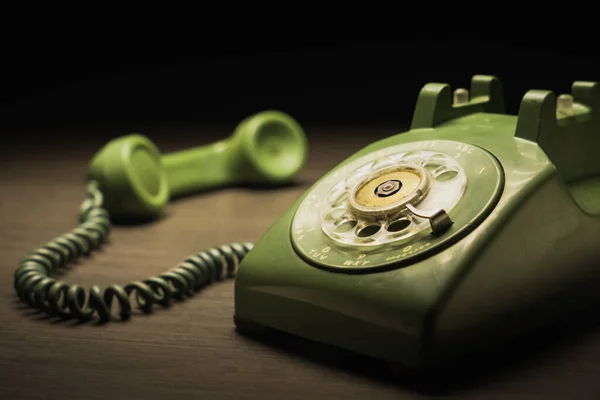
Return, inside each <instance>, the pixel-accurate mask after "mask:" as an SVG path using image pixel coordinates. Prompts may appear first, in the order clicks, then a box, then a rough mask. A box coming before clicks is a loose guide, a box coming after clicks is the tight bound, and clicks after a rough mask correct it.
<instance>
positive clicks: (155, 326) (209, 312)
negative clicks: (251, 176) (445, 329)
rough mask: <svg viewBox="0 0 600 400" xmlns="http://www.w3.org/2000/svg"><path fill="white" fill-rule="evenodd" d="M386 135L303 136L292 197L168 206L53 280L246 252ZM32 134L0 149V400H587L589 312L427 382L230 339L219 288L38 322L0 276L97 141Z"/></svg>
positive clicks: (76, 187)
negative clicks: (239, 247) (129, 313)
mask: <svg viewBox="0 0 600 400" xmlns="http://www.w3.org/2000/svg"><path fill="white" fill-rule="evenodd" d="M161 129H163V128H160V127H157V128H154V131H152V130H151V129H150V128H148V129H146V130H145V131H144V133H146V134H148V135H149V136H151V137H152V134H154V133H156V135H157V136H156V140H155V142H156V143H157V145H158V146H159V148H161V149H163V150H164V151H171V150H175V149H177V148H184V147H188V146H192V145H198V144H202V143H204V142H208V141H210V140H213V139H214V138H217V137H224V136H227V135H228V133H227V130H228V129H229V128H211V130H210V131H211V132H212V134H213V135H214V137H209V136H201V138H200V139H199V138H198V136H197V135H194V132H193V130H194V129H197V128H194V129H192V128H189V129H188V131H186V130H185V129H183V128H180V130H179V131H175V133H173V134H172V135H160V133H161V132H160V131H161ZM178 129H179V128H178ZM397 130H400V129H398V127H396V129H384V128H381V129H377V130H374V131H371V130H368V129H366V128H363V129H361V128H355V129H354V130H345V129H343V128H341V127H340V128H335V129H334V128H331V127H327V128H326V127H311V128H310V129H307V131H309V138H310V141H311V156H310V160H309V163H308V165H307V167H306V168H305V169H304V170H303V171H302V173H301V175H300V176H299V178H298V184H297V185H296V186H292V187H288V188H283V189H278V190H273V191H256V190H250V189H225V190H219V191H214V192H210V193H206V194H202V195H197V196H192V197H188V198H184V199H181V200H178V201H176V202H174V203H172V204H170V205H169V206H168V209H167V211H166V217H165V218H163V219H161V220H159V221H157V222H155V223H153V224H150V225H143V226H116V227H115V228H114V230H113V232H112V233H111V236H110V242H109V243H108V244H107V245H106V246H105V248H104V249H103V251H101V252H99V253H96V254H94V255H93V257H92V258H91V259H89V260H85V261H84V262H82V263H81V264H79V265H77V266H74V267H73V268H70V269H69V271H68V272H67V274H66V275H65V276H64V279H66V280H68V281H69V282H72V283H79V284H82V285H84V286H86V287H89V285H91V284H98V285H101V286H106V285H108V284H111V283H118V284H125V283H127V282H128V281H131V280H137V279H139V278H143V277H146V276H150V275H155V274H157V273H160V272H163V271H164V270H165V269H168V268H170V267H172V266H173V265H174V264H175V263H177V262H178V261H180V260H181V259H182V258H184V257H185V256H187V255H189V254H191V253H194V252H197V251H200V250H203V249H207V248H209V247H211V246H214V245H219V244H226V243H230V242H232V241H257V240H258V239H259V238H260V236H261V234H262V233H263V232H265V231H266V230H267V229H268V227H269V226H270V225H271V224H272V223H274V222H275V221H276V220H277V218H278V217H279V215H280V214H281V213H282V212H283V211H284V210H285V209H286V208H287V207H289V206H290V205H291V204H292V203H293V201H294V200H295V199H296V198H297V196H299V195H300V194H301V193H302V192H303V191H305V190H306V189H307V187H308V186H309V185H310V184H311V183H312V182H314V180H316V179H317V178H318V177H319V176H321V175H322V174H324V173H326V172H327V171H328V170H329V169H330V168H332V167H333V166H334V165H335V164H336V163H338V162H339V161H341V160H343V159H344V158H345V157H346V156H348V155H349V154H350V153H351V152H353V151H355V150H358V149H360V148H362V147H363V146H364V145H366V144H367V143H369V142H371V141H373V140H375V139H378V138H382V137H385V136H386V135H389V134H391V133H393V132H395V131H397ZM177 132H181V133H177ZM109 133H110V132H109ZM113 133H114V132H112V133H111V134H113ZM162 133H164V132H162ZM37 134H38V137H40V138H42V139H39V140H38V139H36V142H37V146H34V147H33V148H32V147H31V146H30V145H28V144H27V140H26V137H27V136H26V133H23V135H24V136H23V137H25V139H23V137H22V138H21V140H20V141H19V143H17V144H14V145H7V146H2V149H0V177H1V178H0V182H1V197H0V221H1V227H2V229H1V231H0V254H2V258H1V261H0V282H2V284H1V285H0V298H1V301H0V322H1V324H0V399H3V400H13V399H14V400H17V399H90V400H91V399H121V398H122V399H128V400H134V399H166V398H170V399H255V398H261V399H313V400H315V399H348V400H349V399H423V398H431V397H437V396H440V397H444V398H456V399H481V398H485V399H508V398H510V399H547V398H560V399H565V398H574V399H578V400H581V399H599V398H600V379H599V376H600V324H599V323H598V318H597V317H596V316H595V315H596V313H593V312H587V313H584V314H581V315H579V316H577V317H576V318H572V319H570V320H569V321H565V322H561V323H560V324H558V325H556V326H554V327H552V328H547V329H544V330H543V331H541V333H537V334H536V335H534V336H533V337H532V338H529V339H525V340H524V341H519V342H515V343H511V344H510V345H507V346H505V347H504V348H503V349H502V350H501V351H499V352H497V355H496V356H493V355H490V357H484V358H482V359H480V360H478V361H477V360H476V361H471V362H470V363H469V365H470V366H468V367H464V368H460V369H459V368H456V369H452V372H448V373H442V374H440V376H437V377H435V379H434V377H433V376H422V377H418V378H414V379H406V378H400V377H394V376H393V375H390V374H386V373H385V372H384V370H383V369H382V368H380V367H379V366H377V364H376V363H371V362H370V361H368V360H364V359H362V358H361V357H357V356H353V355H349V354H347V353H345V352H341V351H337V350H333V349H330V348H323V347H322V346H318V345H314V344H308V343H304V342H302V341H297V340H294V339H293V338H286V337H281V338H271V339H268V340H262V341H261V340H256V339H251V338H248V337H246V336H243V335H241V334H239V333H238V332H236V330H235V327H234V324H233V320H232V316H233V307H234V298H233V290H232V289H233V282H232V281H226V282H222V283H218V284H215V285H213V286H211V287H208V288H207V289H205V290H203V291H202V292H200V293H199V294H198V295H197V296H195V297H194V298H192V299H189V300H187V301H185V302H182V303H178V304H176V305H175V306H173V307H172V308H170V309H168V310H157V311H156V312H155V313H154V314H152V315H148V316H137V315H136V316H135V317H134V318H133V319H132V320H131V321H129V322H126V323H111V324H107V325H102V326H95V325H93V324H74V323H72V322H57V321H55V320H53V319H48V318H47V317H45V316H44V315H41V314H38V313H37V312H35V311H32V310H31V309H29V308H27V307H26V306H24V305H22V304H21V303H20V302H19V301H18V300H17V297H16V295H15V294H14V290H13V286H12V284H13V273H14V270H15V268H16V266H17V265H18V263H19V261H20V260H21V259H22V258H23V257H24V256H25V255H26V254H27V253H28V252H29V251H30V250H32V249H34V248H36V247H37V246H39V245H41V244H43V243H45V242H47V241H49V240H50V239H52V238H54V237H55V236H57V235H59V234H62V233H64V232H66V231H68V230H69V229H71V228H73V227H74V225H75V223H76V210H77V207H78V206H79V204H80V202H81V200H82V199H83V197H84V192H83V173H84V170H85V167H86V164H87V162H88V160H89V158H91V156H92V155H93V154H94V152H95V151H96V150H97V149H98V148H99V147H100V146H101V145H102V143H103V140H104V139H105V138H104V137H103V136H102V135H101V134H96V135H94V134H89V133H86V134H83V133H81V134H78V135H74V137H73V140H67V139H64V140H61V141H59V142H55V141H53V140H52V136H51V133H50V132H49V133H48V135H47V136H46V135H43V136H40V135H39V132H37ZM44 137H45V139H44Z"/></svg>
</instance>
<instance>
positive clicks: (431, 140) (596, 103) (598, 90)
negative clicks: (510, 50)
mask: <svg viewBox="0 0 600 400" xmlns="http://www.w3.org/2000/svg"><path fill="white" fill-rule="evenodd" d="M599 150H600V84H598V83H594V82H575V83H574V84H573V86H572V93H571V94H567V95H561V96H559V97H558V98H557V97H556V96H555V94H554V93H552V92H549V91H540V90H532V91H529V92H528V93H527V94H526V95H525V96H524V98H523V100H522V102H521V106H520V110H519V115H518V116H512V115H506V114H505V111H504V102H503V99H502V90H501V85H500V82H499V80H498V79H496V78H495V77H491V76H474V77H473V79H472V82H471V89H470V91H467V90H465V89H458V90H456V91H455V92H454V96H453V93H452V91H451V89H450V87H449V85H447V84H439V83H430V84H428V85H426V86H425V87H424V88H423V89H422V91H421V92H420V94H419V97H418V100H417V104H416V109H415V111H414V116H413V121H412V125H411V128H410V130H409V131H407V132H404V133H401V134H398V135H395V136H392V137H389V138H386V139H384V140H381V141H378V142H376V143H372V144H371V145H369V146H367V147H366V148H364V149H362V150H360V151H359V152H357V153H356V154H354V155H352V156H350V157H349V158H348V159H347V160H345V161H343V162H342V163H340V164H339V165H338V166H337V167H335V168H334V169H333V170H332V171H331V172H329V173H328V174H326V175H325V176H324V177H322V178H321V179H320V180H319V181H317V182H316V183H315V184H314V185H313V186H312V187H311V188H310V189H309V190H308V191H307V192H306V193H305V194H304V195H302V196H301V197H300V198H299V199H298V201H297V202H296V203H295V204H294V205H293V206H292V207H291V208H290V209H289V210H288V211H287V212H286V213H285V214H284V215H283V216H282V217H281V219H280V220H279V221H278V222H277V223H275V224H274V225H273V226H272V227H271V229H270V230H269V231H268V232H267V233H266V234H265V235H264V236H263V237H262V238H261V239H260V240H259V241H258V242H257V243H256V244H255V246H254V247H253V249H252V251H251V252H250V253H249V254H248V255H247V256H246V257H245V258H244V260H243V261H242V263H241V265H240V269H239V271H238V275H237V277H236V281H235V317H234V318H235V323H236V325H237V326H238V328H239V329H240V330H241V331H245V332H254V331H257V330H258V331H260V330H261V328H265V327H266V328H272V329H275V330H279V331H283V332H287V333H291V334H294V335H296V336H300V337H304V338H306V339H310V340H314V341H317V342H321V343H325V344H329V345H333V346H337V347H341V348H344V349H347V350H351V351H353V352H357V353H362V354H365V355H368V356H372V357H375V358H379V359H382V360H386V361H390V362H393V363H399V364H403V365H404V366H406V367H409V368H416V369H423V368H425V369H426V368H428V367H434V366H440V365H441V364H445V363H447V362H449V361H451V360H453V359H455V358H457V357H460V356H464V355H466V354H467V353H472V352H477V351H478V350H482V349H485V348H486V347H489V346H494V345H496V344H498V343H499V342H501V341H504V340H507V339H509V338H511V337H513V336H516V335H518V334H520V333H522V332H524V331H526V330H529V329H534V328H537V327H540V326H543V325H544V324H546V323H548V322H551V321H552V320H553V319H555V318H558V317H559V316H560V315H562V314H564V313H566V312H569V311H572V310H574V309H577V308H581V307H584V306H586V305H588V304H591V303H593V302H598V301H599V300H600V290H599V289H600V287H599V284H598V282H600V252H599V251H598V243H599V242H598V238H600V162H599V161H598V160H599V159H598V151H599Z"/></svg>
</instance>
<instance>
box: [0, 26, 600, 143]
mask: <svg viewBox="0 0 600 400" xmlns="http://www.w3.org/2000/svg"><path fill="white" fill-rule="evenodd" d="M202 37H203V36H202V35H198V36H197V37H196V36H188V37H187V40H185V39H182V38H178V37H173V38H170V37H167V38H163V40H161V41H158V40H155V39H154V38H147V39H144V38H143V37H142V36H140V37H136V38H134V37H128V36H127V37H123V38H118V37H115V38H107V37H102V36H99V37H98V38H96V39H90V38H80V37H78V36H77V35H76V34H75V35H73V36H70V37H65V38H60V39H58V38H56V37H54V36H52V35H51V34H50V35H48V36H44V35H40V36H37V37H36V38H35V40H32V41H31V43H28V45H27V46H23V45H22V43H21V42H16V43H12V45H11V44H10V42H7V43H9V45H8V47H7V48H5V50H4V60H5V62H4V65H3V67H4V72H3V74H2V78H1V79H0V82H2V89H1V91H0V96H1V99H2V107H1V111H2V114H1V122H2V125H3V127H4V128H7V129H10V130H11V131H12V132H17V131H22V130H27V131H28V134H29V135H32V134H35V132H36V131H37V130H38V129H39V128H40V127H41V128H42V129H43V130H45V131H47V130H48V129H49V128H51V127H52V128H59V129H58V130H56V131H55V133H54V135H53V139H54V140H56V139H58V138H59V137H62V136H64V137H67V135H71V133H69V131H71V128H76V130H77V135H79V139H83V138H85V135H86V134H90V133H86V132H87V131H91V130H97V128H100V130H102V127H108V126H110V127H111V128H112V129H111V133H110V134H109V135H112V136H114V135H117V134H124V133H129V132H128V131H129V130H138V131H139V130H140V129H143V128H146V129H148V128H150V127H159V126H160V127H164V128H165V129H160V130H159V131H160V132H163V133H165V134H168V131H169V129H167V128H169V127H174V126H182V125H187V126H206V125H215V124H216V125H223V124H225V125H227V126H229V125H230V124H232V123H234V122H236V121H238V120H240V119H241V118H243V117H245V116H246V115H248V114H251V113H254V112H257V111H261V110H264V109H269V108H275V109H280V110H282V111H285V112H288V113H290V114H291V115H293V116H294V117H295V118H297V119H298V120H299V121H300V122H301V123H303V124H305V125H307V126H312V125H335V126H340V125H343V126H357V125H363V126H404V125H406V124H407V123H409V122H410V119H411V117H412V112H413V108H414V103H415V100H416V97H417V94H418V92H419V90H420V89H421V87H422V86H423V85H424V84H426V83H427V82H431V81H437V82H444V83H449V84H451V85H452V87H453V88H456V87H468V85H469V82H470V79H471V76H472V75H474V74H491V75H496V76H497V77H499V78H500V79H501V81H502V83H503V87H504V91H505V98H506V103H507V108H508V112H510V113H513V114H516V113H517V112H518V106H519V102H520V100H521V98H522V96H523V95H524V94H525V92H526V91H527V90H529V89H549V90H554V91H556V92H558V93H564V92H568V91H569V89H570V85H571V83H572V82H573V81H574V80H595V79H600V68H599V67H600V59H599V57H598V52H597V51H593V50H590V45H589V44H588V42H587V41H585V40H573V37H572V36H571V35H566V34H565V35H560V34H557V35H554V36H553V35H550V36H548V35H546V36H544V38H543V39H542V38H539V37H536V36H533V35H532V37H531V38H527V37H519V38H518V40H516V39H515V40H512V39H502V40H501V39H497V38H477V37H469V36H448V37H445V38H442V37H438V38H435V37H434V38H423V37H417V36H410V35H408V36H406V35H405V39H402V40H399V39H388V40H333V39H326V38H325V39H319V40H316V39H312V40H311V39H305V40H300V39H289V38H287V37H282V38H279V37H278V36H277V35H276V34H274V35H272V36H271V37H270V38H269V39H257V38H252V37H251V38H246V37H245V36H244V35H243V34H237V35H232V37H234V39H227V37H228V36H226V35H216V34H215V35H213V36H212V37H211V38H210V40H208V39H206V40H202ZM540 37H542V35H540ZM581 37H582V36H581V35H580V37H579V39H581ZM583 38H585V35H583ZM196 39H197V40H196ZM20 43H21V45H20ZM592 49H593V47H592ZM32 128H36V129H35V130H32ZM61 130H62V132H64V133H62V134H61ZM119 130H121V131H122V132H120V133H118V131H119ZM160 132H157V133H154V134H159V133H160ZM56 135H58V136H56ZM39 136H42V140H45V139H44V138H43V137H44V136H45V134H44V133H40V134H39ZM13 140H19V141H22V140H29V139H28V136H23V135H20V136H19V137H13Z"/></svg>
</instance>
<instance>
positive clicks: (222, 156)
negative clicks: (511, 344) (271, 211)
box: [14, 111, 308, 321]
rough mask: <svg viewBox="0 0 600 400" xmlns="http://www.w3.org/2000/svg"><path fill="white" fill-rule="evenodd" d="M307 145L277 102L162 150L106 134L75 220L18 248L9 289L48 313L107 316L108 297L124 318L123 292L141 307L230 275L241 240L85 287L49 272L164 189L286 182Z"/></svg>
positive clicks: (243, 248)
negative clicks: (24, 251)
mask: <svg viewBox="0 0 600 400" xmlns="http://www.w3.org/2000/svg"><path fill="white" fill-rule="evenodd" d="M307 155H308V142H307V139H306V136H305V134H304V131H303V129H302V127H301V126H300V125H299V124H298V123H297V122H296V121H295V120H294V119H293V118H291V117H290V116H289V115H287V114H285V113H282V112H279V111H264V112H261V113H258V114H256V115H253V116H250V117H248V118H246V119H244V120H243V121H242V122H241V123H240V124H238V126H237V128H236V129H235V132H234V133H233V135H232V136H231V137H229V138H228V139H226V140H221V141H219V142H216V143H213V144H211V145H207V146H202V147H198V148H194V149H189V150H183V151H180V152H176V153H171V154H166V155H163V156H161V155H160V153H159V151H158V149H157V147H156V146H155V145H154V144H153V143H152V142H151V141H150V140H149V139H148V138H147V137H145V136H142V135H140V134H132V135H128V136H124V137H120V138H117V139H114V140H112V141H110V142H109V143H107V144H106V145H105V146H104V147H103V148H102V149H100V151H98V153H96V155H95V156H94V157H93V159H92V160H91V162H90V165H89V167H88V170H87V173H86V180H87V182H88V183H87V186H86V189H87V194H88V198H87V199H86V200H85V201H84V202H83V203H82V204H81V208H80V212H79V220H80V224H79V225H78V226H77V227H76V228H75V229H73V230H72V231H70V232H68V233H66V234H64V235H61V236H59V237H58V238H56V239H54V240H52V241H51V242H49V243H47V244H45V245H43V246H41V247H40V248H38V249H36V250H34V251H33V252H31V254H29V255H28V256H27V257H25V259H24V260H23V261H22V262H21V264H20V265H19V267H18V268H17V270H16V272H15V280H14V286H15V289H16V292H17V295H18V296H19V298H20V299H21V300H22V301H24V302H26V303H28V304H30V305H31V306H33V307H35V308H37V309H39V310H42V311H44V312H47V313H49V314H50V315H54V316H58V317H61V318H77V319H80V320H88V319H91V318H93V317H95V316H96V317H98V318H99V319H100V320H102V321H109V320H111V319H113V315H112V314H111V308H112V305H113V302H117V303H118V310H119V317H120V318H121V319H122V320H126V319H128V318H129V317H130V316H131V315H132V307H133V306H132V303H131V301H130V297H131V296H132V295H133V297H134V298H135V303H136V305H137V306H138V308H140V309H142V310H143V311H150V310H151V309H152V307H153V306H154V305H155V304H159V305H163V306H167V305H169V303H170V302H171V300H172V299H182V298H184V297H185V296H186V295H188V294H191V293H192V292H194V291H197V290H198V289H199V288H200V287H202V286H205V285H207V284H209V283H211V282H214V281H216V280H220V279H223V278H225V277H234V276H235V273H236V270H237V268H238V266H239V262H240V260H241V259H242V258H243V257H244V256H245V255H246V254H247V253H248V251H249V250H250V249H251V248H252V244H251V243H232V244H230V245H225V246H220V247H215V248H212V249H209V250H207V251H202V252H199V253H197V254H194V255H191V256H190V257H188V258H186V259H185V260H184V261H182V262H181V263H179V264H178V265H176V266H175V267H174V268H172V269H170V270H168V271H166V272H165V273H163V274H160V275H158V276H155V277H150V278H146V279H143V280H140V281H136V282H131V283H129V284H127V285H125V286H123V287H121V286H119V285H112V286H109V287H107V288H105V289H104V290H101V289H100V288H99V287H98V286H92V287H91V288H90V290H89V294H87V293H86V290H85V289H84V288H83V287H81V286H79V285H76V284H73V285H71V284H67V283H65V282H62V281H59V280H56V279H54V278H52V277H51V275H52V273H53V272H54V271H55V270H56V269H58V268H61V267H63V266H65V265H67V264H68V263H71V262H73V261H76V260H77V259H79V258H80V257H82V256H85V255H87V254H89V253H90V252H91V251H92V250H95V249H97V248H99V247H100V246H101V245H102V244H103V242H104V241H105V239H106V237H107V235H108V234H109V232H110V229H111V226H112V225H111V222H112V221H113V220H128V221H131V220H151V219H154V218H156V217H158V216H159V215H160V214H161V213H162V211H163V209H164V207H165V206H166V204H167V202H168V201H169V199H172V198H175V197H179V196H182V195H185V194H189V193H193V192H197V191H202V190H207V189H210V188H214V187H217V186H224V185H236V184H249V185H255V186H267V187H274V186H278V185H282V184H286V183H288V182H290V181H291V180H292V179H293V178H294V177H295V176H296V175H297V173H298V172H299V171H300V169H301V168H302V167H303V166H304V164H305V162H306V159H307Z"/></svg>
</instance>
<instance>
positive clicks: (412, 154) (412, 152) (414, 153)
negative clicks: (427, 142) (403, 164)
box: [402, 150, 423, 160]
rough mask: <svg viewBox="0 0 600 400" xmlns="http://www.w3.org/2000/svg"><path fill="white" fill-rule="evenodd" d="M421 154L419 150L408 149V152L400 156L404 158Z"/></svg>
mask: <svg viewBox="0 0 600 400" xmlns="http://www.w3.org/2000/svg"><path fill="white" fill-rule="evenodd" d="M422 155H423V152H422V151H421V150H413V151H409V152H408V153H405V154H404V155H403V156H402V159H403V160H406V159H407V158H414V157H421V156H422Z"/></svg>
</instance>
